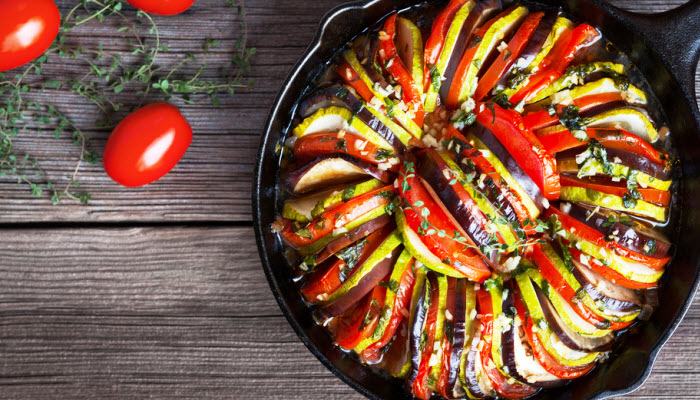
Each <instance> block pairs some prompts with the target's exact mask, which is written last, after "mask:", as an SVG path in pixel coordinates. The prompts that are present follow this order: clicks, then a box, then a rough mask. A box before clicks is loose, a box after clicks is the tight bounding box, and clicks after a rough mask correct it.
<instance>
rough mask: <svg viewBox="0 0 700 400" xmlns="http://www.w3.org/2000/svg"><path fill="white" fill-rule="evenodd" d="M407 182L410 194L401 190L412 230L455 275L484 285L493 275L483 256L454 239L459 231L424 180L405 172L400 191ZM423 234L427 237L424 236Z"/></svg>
mask: <svg viewBox="0 0 700 400" xmlns="http://www.w3.org/2000/svg"><path fill="white" fill-rule="evenodd" d="M404 181H405V182H406V184H408V185H409V186H410V190H403V189H401V195H402V196H403V198H404V200H405V201H406V202H407V203H408V204H404V205H402V207H403V210H404V213H405V214H406V221H407V223H408V226H409V228H411V229H413V230H414V231H415V232H416V233H418V236H420V239H421V241H422V242H423V244H425V246H426V247H428V249H430V251H431V252H432V253H433V254H435V255H436V256H437V257H438V258H440V259H441V260H443V262H446V263H447V262H448V263H449V265H450V266H451V267H452V268H453V269H454V270H455V271H457V272H459V273H460V274H462V275H464V276H465V277H467V278H469V279H471V280H473V281H476V282H483V281H485V280H486V279H487V278H488V277H489V276H491V271H490V270H489V268H488V267H487V266H486V264H485V263H484V260H483V259H482V258H481V256H480V255H479V253H477V252H476V250H474V249H473V248H471V247H468V246H466V245H465V244H463V243H460V242H458V241H457V240H455V238H454V236H453V235H454V232H456V231H458V229H459V228H458V227H457V226H456V225H455V224H454V223H453V222H452V220H451V219H450V217H449V216H448V215H447V214H446V213H445V211H443V209H442V208H441V207H440V206H439V205H438V204H437V202H436V201H435V200H434V199H433V198H432V196H430V194H429V192H428V190H427V189H426V188H425V186H423V183H422V182H421V181H420V178H417V177H416V176H415V174H413V173H411V174H407V173H406V171H405V170H403V172H402V173H401V174H400V176H399V178H398V184H399V187H400V188H403V185H404ZM421 203H422V205H420V206H416V204H421ZM423 210H426V211H423ZM419 212H420V213H428V215H426V216H423V215H422V214H418V213H419ZM425 223H427V224H428V225H429V229H423V228H421V225H425ZM430 229H434V230H435V231H436V232H435V233H431V234H428V232H429V231H430ZM440 230H441V231H444V232H445V236H444V237H440V235H439V234H438V233H437V232H438V231H440ZM424 231H425V232H424ZM419 232H423V233H425V234H424V235H421V234H420V233H419Z"/></svg>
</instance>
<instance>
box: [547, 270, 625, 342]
mask: <svg viewBox="0 0 700 400" xmlns="http://www.w3.org/2000/svg"><path fill="white" fill-rule="evenodd" d="M533 286H534V288H535V292H536V293H537V300H538V301H539V303H540V306H541V308H542V312H543V314H544V317H545V319H546V320H547V324H548V325H549V326H550V327H551V328H552V331H553V332H554V333H555V334H556V335H557V337H558V338H559V340H561V341H562V343H564V345H566V347H568V348H570V349H573V350H578V351H584V352H598V351H607V350H610V349H611V348H612V345H613V343H614V341H615V336H614V335H613V334H612V333H609V334H607V335H605V336H602V337H599V338H586V337H583V336H581V335H578V334H577V333H576V332H573V330H572V329H571V328H568V327H567V326H566V325H565V323H564V322H563V321H560V319H561V317H559V319H558V318H557V317H558V315H557V314H556V312H557V311H556V310H555V309H554V306H553V305H552V303H551V302H550V301H549V299H548V298H547V296H545V294H544V292H542V289H540V287H539V286H537V284H536V283H533Z"/></svg>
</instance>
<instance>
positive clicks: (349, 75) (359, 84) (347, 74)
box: [335, 61, 374, 103]
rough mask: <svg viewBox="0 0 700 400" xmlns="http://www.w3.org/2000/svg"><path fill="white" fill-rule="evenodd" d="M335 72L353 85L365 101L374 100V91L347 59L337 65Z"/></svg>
mask: <svg viewBox="0 0 700 400" xmlns="http://www.w3.org/2000/svg"><path fill="white" fill-rule="evenodd" d="M335 72H337V73H338V75H340V77H341V78H342V79H343V80H344V81H345V82H346V83H347V84H348V85H350V86H352V87H353V88H354V89H355V91H356V92H357V94H359V95H360V97H362V99H363V100H364V101H366V102H368V103H369V102H371V101H372V98H373V97H374V94H372V91H371V90H370V89H369V87H367V85H366V84H365V82H364V81H363V80H362V78H360V75H359V74H358V73H357V71H355V69H354V68H353V67H352V66H350V64H349V63H348V62H347V61H342V62H340V63H339V64H338V66H337V67H335Z"/></svg>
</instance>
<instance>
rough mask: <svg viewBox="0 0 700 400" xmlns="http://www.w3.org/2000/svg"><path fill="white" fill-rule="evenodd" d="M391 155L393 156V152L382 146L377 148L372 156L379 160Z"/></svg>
mask: <svg viewBox="0 0 700 400" xmlns="http://www.w3.org/2000/svg"><path fill="white" fill-rule="evenodd" d="M391 157H394V153H392V152H391V151H389V150H387V149H382V148H380V149H378V150H377V152H376V153H375V155H374V158H376V159H377V160H380V161H381V160H386V159H387V158H391Z"/></svg>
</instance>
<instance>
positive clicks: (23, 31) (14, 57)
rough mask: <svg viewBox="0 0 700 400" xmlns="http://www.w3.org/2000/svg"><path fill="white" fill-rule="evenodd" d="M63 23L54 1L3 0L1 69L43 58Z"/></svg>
mask: <svg viewBox="0 0 700 400" xmlns="http://www.w3.org/2000/svg"><path fill="white" fill-rule="evenodd" d="M60 25H61V14H60V13H59V11H58V8H57V7H56V4H55V3H54V2H53V0H0V71H7V70H9V69H13V68H17V67H19V66H22V65H24V64H26V63H28V62H30V61H32V60H34V59H35V58H37V57H39V56H40V55H41V54H42V53H43V52H44V51H46V49H48V48H49V46H51V43H53V41H54V39H56V35H57V34H58V28H59V27H60Z"/></svg>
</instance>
